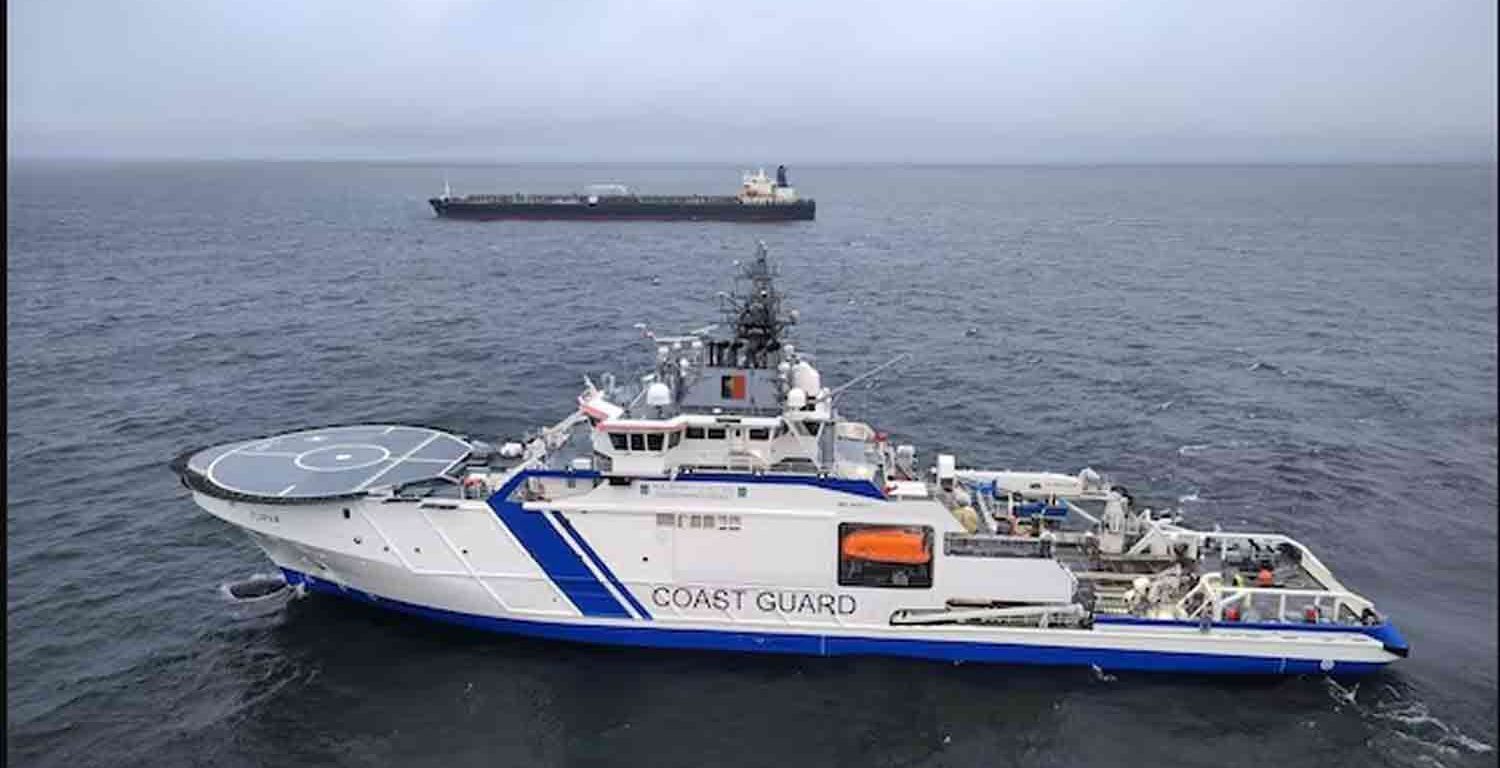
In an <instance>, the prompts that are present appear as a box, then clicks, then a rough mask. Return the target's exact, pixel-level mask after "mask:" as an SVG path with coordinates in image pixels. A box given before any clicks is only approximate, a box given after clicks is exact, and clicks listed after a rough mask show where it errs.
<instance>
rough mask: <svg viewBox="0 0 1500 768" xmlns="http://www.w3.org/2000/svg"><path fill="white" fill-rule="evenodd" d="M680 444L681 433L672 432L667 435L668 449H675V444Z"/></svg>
mask: <svg viewBox="0 0 1500 768" xmlns="http://www.w3.org/2000/svg"><path fill="white" fill-rule="evenodd" d="M680 442H682V433H681V432H672V433H669V434H668V435H667V447H668V448H676V447H677V444H678V443H680Z"/></svg>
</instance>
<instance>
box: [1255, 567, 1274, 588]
mask: <svg viewBox="0 0 1500 768" xmlns="http://www.w3.org/2000/svg"><path fill="white" fill-rule="evenodd" d="M1275 581H1276V574H1274V573H1272V572H1271V569H1270V568H1262V569H1260V573H1257V574H1255V586H1257V587H1269V586H1271V585H1273V584H1274V583H1275Z"/></svg>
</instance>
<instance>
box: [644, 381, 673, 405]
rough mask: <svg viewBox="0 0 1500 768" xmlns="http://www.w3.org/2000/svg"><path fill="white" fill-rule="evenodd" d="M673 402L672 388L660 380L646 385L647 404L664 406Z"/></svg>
mask: <svg viewBox="0 0 1500 768" xmlns="http://www.w3.org/2000/svg"><path fill="white" fill-rule="evenodd" d="M671 404H672V388H671V387H669V386H667V385H666V384H663V383H661V382H659V381H655V382H652V383H651V386H649V387H646V405H650V406H654V407H658V408H663V407H666V406H668V405H671Z"/></svg>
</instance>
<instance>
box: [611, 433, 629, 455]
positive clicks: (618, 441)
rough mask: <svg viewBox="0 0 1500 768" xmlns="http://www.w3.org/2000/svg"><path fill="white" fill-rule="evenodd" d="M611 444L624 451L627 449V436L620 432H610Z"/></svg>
mask: <svg viewBox="0 0 1500 768" xmlns="http://www.w3.org/2000/svg"><path fill="white" fill-rule="evenodd" d="M609 444H610V445H612V446H614V447H615V450H617V451H623V450H625V436H624V435H623V434H620V433H619V432H611V433H609Z"/></svg>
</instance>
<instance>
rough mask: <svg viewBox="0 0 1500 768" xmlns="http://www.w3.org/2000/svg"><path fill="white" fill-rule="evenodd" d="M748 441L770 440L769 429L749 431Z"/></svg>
mask: <svg viewBox="0 0 1500 768" xmlns="http://www.w3.org/2000/svg"><path fill="white" fill-rule="evenodd" d="M750 439H751V440H770V439H771V430H769V429H752V430H750Z"/></svg>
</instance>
